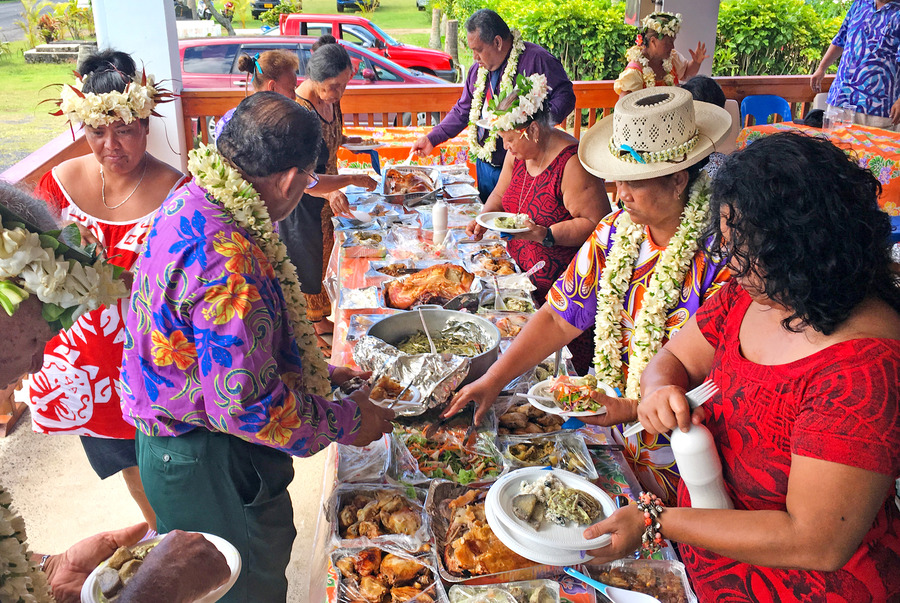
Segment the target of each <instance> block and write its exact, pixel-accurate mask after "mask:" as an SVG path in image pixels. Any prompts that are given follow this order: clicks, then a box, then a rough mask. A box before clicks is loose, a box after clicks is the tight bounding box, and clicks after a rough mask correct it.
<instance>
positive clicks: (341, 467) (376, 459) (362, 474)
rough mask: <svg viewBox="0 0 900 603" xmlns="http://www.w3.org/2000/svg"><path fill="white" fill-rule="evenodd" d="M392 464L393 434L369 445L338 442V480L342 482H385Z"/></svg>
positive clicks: (386, 435)
mask: <svg viewBox="0 0 900 603" xmlns="http://www.w3.org/2000/svg"><path fill="white" fill-rule="evenodd" d="M390 464H391V434H385V435H383V436H382V437H381V438H379V439H377V440H375V441H374V442H372V443H371V444H368V445H367V446H361V447H360V446H349V445H347V444H338V474H337V481H338V482H340V483H342V484H347V483H359V482H371V483H374V482H383V481H385V479H386V476H387V471H388V468H389V467H390Z"/></svg>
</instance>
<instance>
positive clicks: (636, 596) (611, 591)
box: [563, 567, 660, 603]
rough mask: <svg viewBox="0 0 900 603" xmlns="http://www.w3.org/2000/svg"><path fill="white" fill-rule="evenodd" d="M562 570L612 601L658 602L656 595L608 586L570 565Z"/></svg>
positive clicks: (624, 602) (630, 602)
mask: <svg viewBox="0 0 900 603" xmlns="http://www.w3.org/2000/svg"><path fill="white" fill-rule="evenodd" d="M563 571H565V572H566V573H567V574H569V575H570V576H572V577H573V578H578V579H579V580H581V581H582V582H584V583H585V584H587V585H588V586H590V587H593V588H594V590H596V591H597V593H598V594H600V595H603V596H604V597H606V598H607V599H608V600H610V601H612V603H654V601H655V602H656V603H660V601H659V599H657V598H656V597H651V596H650V595H645V594H644V593H639V592H637V591H634V590H625V589H624V588H618V587H615V586H608V585H606V584H603V583H602V582H598V581H597V580H594V579H593V578H589V577H587V576H585V575H584V574H582V573H581V572H579V571H578V570H576V569H573V568H571V567H566V568H563Z"/></svg>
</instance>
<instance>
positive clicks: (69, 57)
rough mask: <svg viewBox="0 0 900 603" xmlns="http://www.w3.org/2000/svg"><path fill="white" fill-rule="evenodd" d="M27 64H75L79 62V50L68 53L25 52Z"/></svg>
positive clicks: (34, 50) (33, 49)
mask: <svg viewBox="0 0 900 603" xmlns="http://www.w3.org/2000/svg"><path fill="white" fill-rule="evenodd" d="M24 54H25V62H26V63H74V62H76V61H77V60H78V50H75V51H73V52H66V51H62V52H59V51H38V50H37V49H35V48H32V49H31V50H26V51H25V53H24Z"/></svg>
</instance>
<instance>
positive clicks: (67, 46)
mask: <svg viewBox="0 0 900 603" xmlns="http://www.w3.org/2000/svg"><path fill="white" fill-rule="evenodd" d="M79 46H81V44H79V43H78V42H55V43H53V44H38V45H37V46H35V47H34V49H33V50H35V51H36V52H78V47H79Z"/></svg>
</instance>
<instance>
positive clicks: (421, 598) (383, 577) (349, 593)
mask: <svg viewBox="0 0 900 603" xmlns="http://www.w3.org/2000/svg"><path fill="white" fill-rule="evenodd" d="M373 560H377V565H375V566H374V568H373V566H372V565H371V562H372V561H373ZM335 565H336V566H337V569H338V570H339V571H340V573H341V577H342V585H343V590H344V593H343V595H342V597H341V600H342V601H348V602H349V603H399V602H400V601H404V602H406V601H418V602H421V603H433V601H434V599H435V597H434V593H435V586H434V574H433V573H432V571H431V570H430V569H429V568H428V566H427V565H424V564H422V563H420V562H418V561H416V560H414V559H411V558H406V557H400V556H397V555H393V554H390V553H388V554H385V555H384V558H383V559H382V552H381V550H380V549H375V548H371V549H363V550H362V551H360V552H359V553H358V554H357V555H356V557H355V558H354V557H352V556H347V557H342V558H340V559H338V560H337V561H336V562H335ZM361 566H365V569H366V571H367V572H369V570H373V571H371V572H369V573H367V574H364V575H362V576H360V574H361V572H360V567H361Z"/></svg>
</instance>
